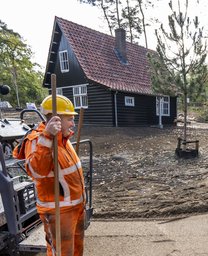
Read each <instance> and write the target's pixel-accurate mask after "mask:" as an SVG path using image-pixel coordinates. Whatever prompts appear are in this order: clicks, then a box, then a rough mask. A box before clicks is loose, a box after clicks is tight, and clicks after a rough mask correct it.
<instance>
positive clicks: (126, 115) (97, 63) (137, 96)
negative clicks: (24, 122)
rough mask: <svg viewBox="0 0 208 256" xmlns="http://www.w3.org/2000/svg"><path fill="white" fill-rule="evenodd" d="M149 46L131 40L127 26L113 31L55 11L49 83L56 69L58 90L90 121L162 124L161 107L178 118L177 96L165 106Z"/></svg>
mask: <svg viewBox="0 0 208 256" xmlns="http://www.w3.org/2000/svg"><path fill="white" fill-rule="evenodd" d="M147 51H148V50H147V49H146V48H144V47H142V46H139V45H136V44H132V43H129V42H126V38H125V30H123V29H117V30H116V31H115V37H113V36H110V35H107V34H104V33H101V32H98V31H95V30H93V29H90V28H87V27H85V26H81V25H78V24H76V23H73V22H71V21H68V20H65V19H62V18H59V17H55V21H54V27H53V32H52V37H51V43H50V48H49V53H48V60H47V65H46V72H45V77H44V81H43V86H44V87H47V88H48V89H49V90H50V88H51V74H52V73H54V74H56V81H57V93H58V94H62V95H64V96H66V97H68V98H69V99H70V100H71V101H72V102H73V103H74V106H75V109H76V110H77V111H79V109H80V108H81V107H84V108H85V114H84V124H85V125H96V126H112V127H113V126H118V127H122V126H146V125H157V124H158V123H159V113H161V115H162V123H163V124H173V121H174V118H175V117H176V97H170V96H168V95H167V96H164V97H162V101H161V102H162V104H160V105H161V112H160V111H159V107H158V106H159V104H158V102H159V100H158V99H159V98H158V96H157V95H155V94H154V93H153V91H152V89H151V81H150V66H149V63H148V59H147Z"/></svg>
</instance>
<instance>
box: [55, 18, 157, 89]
mask: <svg viewBox="0 0 208 256" xmlns="http://www.w3.org/2000/svg"><path fill="white" fill-rule="evenodd" d="M56 22H57V23H58V25H59V27H60V29H61V30H62V32H63V33H64V35H65V37H66V38H67V39H68V42H69V44H70V46H71V48H72V50H73V52H74V53H75V55H76V58H77V60H78V62H79V63H80V65H81V67H82V69H83V71H84V73H85V75H86V77H87V78H88V79H89V80H92V81H94V82H97V83H99V84H102V85H105V86H107V87H109V88H111V89H112V90H118V91H126V92H132V93H139V94H153V92H152V89H151V82H150V67H149V64H148V60H147V56H146V55H147V49H146V48H144V47H142V46H138V45H136V44H131V43H129V42H127V43H126V50H127V61H128V64H122V63H121V62H120V61H119V59H118V58H117V56H116V54H115V52H114V48H115V37H113V36H110V35H107V34H104V33H101V32H98V31H95V30H93V29H90V28H87V27H85V26H81V25H78V24H76V23H73V22H71V21H67V20H65V19H62V18H59V17H56Z"/></svg>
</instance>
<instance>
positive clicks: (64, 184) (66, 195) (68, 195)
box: [58, 165, 70, 201]
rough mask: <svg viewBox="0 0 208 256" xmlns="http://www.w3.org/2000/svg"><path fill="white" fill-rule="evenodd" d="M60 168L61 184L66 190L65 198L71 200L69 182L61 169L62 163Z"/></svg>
mask: <svg viewBox="0 0 208 256" xmlns="http://www.w3.org/2000/svg"><path fill="white" fill-rule="evenodd" d="M58 170H59V182H60V183H61V186H62V188H63V190H64V198H65V197H66V198H67V199H68V200H69V201H70V190H69V184H68V183H67V182H66V180H65V179H64V172H62V171H61V168H60V165H58Z"/></svg>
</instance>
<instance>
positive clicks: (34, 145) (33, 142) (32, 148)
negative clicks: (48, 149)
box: [31, 140, 36, 153]
mask: <svg viewBox="0 0 208 256" xmlns="http://www.w3.org/2000/svg"><path fill="white" fill-rule="evenodd" d="M35 150H36V140H33V141H32V146H31V152H32V153H33V152H34V151H35Z"/></svg>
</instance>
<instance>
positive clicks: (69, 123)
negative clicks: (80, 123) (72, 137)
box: [61, 115, 75, 137]
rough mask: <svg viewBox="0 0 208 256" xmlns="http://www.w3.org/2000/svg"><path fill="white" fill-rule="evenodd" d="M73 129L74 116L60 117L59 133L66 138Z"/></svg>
mask: <svg viewBox="0 0 208 256" xmlns="http://www.w3.org/2000/svg"><path fill="white" fill-rule="evenodd" d="M74 127H75V123H74V116H69V115H63V116H61V131H62V134H63V136H64V137H67V136H68V135H69V134H70V132H71V131H72V129H73V128H74Z"/></svg>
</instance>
